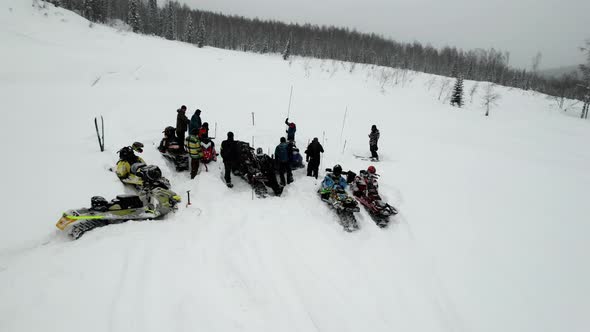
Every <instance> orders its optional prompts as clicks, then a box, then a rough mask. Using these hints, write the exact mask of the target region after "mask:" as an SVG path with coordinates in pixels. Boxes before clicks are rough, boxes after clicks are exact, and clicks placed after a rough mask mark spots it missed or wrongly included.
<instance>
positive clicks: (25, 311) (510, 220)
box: [0, 0, 590, 332]
mask: <svg viewBox="0 0 590 332" xmlns="http://www.w3.org/2000/svg"><path fill="white" fill-rule="evenodd" d="M38 4H41V3H40V2H36V1H34V2H32V1H30V0H4V1H2V2H1V3H0V41H1V43H2V49H3V51H2V58H1V61H0V104H1V106H2V115H3V116H2V121H1V122H0V126H1V128H0V133H1V135H2V143H1V151H2V156H3V157H2V163H0V170H1V174H2V175H3V190H2V191H1V197H0V198H1V200H0V202H2V203H0V204H1V208H2V217H0V226H1V227H2V228H1V229H2V231H1V232H0V331H3V332H12V331H40V330H43V331H80V329H83V330H85V331H107V330H108V331H126V332H128V331H195V330H201V331H314V330H315V331H339V332H340V331H478V332H480V331H490V332H492V331H493V332H497V331H519V332H521V331H531V332H532V331H535V332H537V331H569V332H573V331H588V330H589V329H590V318H589V316H588V308H590V300H589V299H590V286H588V280H590V266H589V260H588V250H589V248H590V245H588V242H587V235H588V234H589V233H590V226H589V222H588V221H589V220H590V219H589V217H588V215H589V212H590V204H589V203H588V194H589V193H590V189H589V188H590V175H589V173H588V167H589V166H590V151H589V150H588V148H587V142H588V141H589V140H590V127H589V123H588V122H584V121H580V120H579V119H575V118H572V117H568V116H564V114H561V113H559V112H558V111H556V110H553V109H552V108H551V107H550V103H549V102H548V101H547V100H546V98H545V97H544V96H541V95H537V94H531V93H523V92H522V91H518V90H507V89H504V88H498V91H499V92H500V94H501V95H502V99H501V100H500V106H499V107H497V108H496V109H493V110H492V113H491V116H490V117H484V116H483V111H482V110H481V108H480V107H479V104H480V102H481V99H480V98H481V97H480V94H479V93H478V94H476V96H475V98H474V101H473V103H469V104H468V105H467V106H466V107H465V108H464V109H460V110H458V109H456V108H452V107H450V106H448V105H447V104H448V103H442V102H441V101H439V100H438V94H439V93H438V89H439V85H440V82H441V78H436V77H434V76H430V75H423V74H416V73H407V74H408V75H409V76H408V77H409V79H408V80H407V81H405V82H404V84H402V83H401V81H398V84H397V85H396V84H394V83H395V80H394V78H393V76H391V75H394V74H395V72H394V71H392V70H385V71H384V69H383V68H378V67H371V66H361V65H357V66H356V67H354V68H352V69H353V70H352V72H351V65H350V64H346V63H340V62H332V61H321V60H313V59H302V58H296V59H294V60H293V61H292V62H285V61H283V60H282V59H281V58H280V57H279V56H272V55H258V54H249V53H239V52H231V51H225V50H219V49H212V48H204V49H198V48H196V47H193V46H191V45H187V44H182V43H178V42H171V41H165V40H162V39H159V38H155V37H147V36H140V35H135V34H131V33H127V32H118V31H115V30H113V29H111V28H107V27H104V26H100V25H93V26H91V24H89V22H88V21H86V20H84V19H82V18H80V17H79V16H77V15H75V14H73V13H71V12H67V11H64V10H62V9H55V8H53V7H51V6H48V7H47V8H46V9H41V8H39V6H38ZM398 74H400V73H398ZM433 79H436V80H437V81H436V82H434V84H431V83H433ZM472 84H473V82H466V90H469V88H470V87H471V85H472ZM291 85H293V87H294V96H293V97H294V99H293V104H292V109H291V119H292V120H293V121H295V122H296V123H297V125H298V132H297V136H298V141H299V142H303V143H305V142H307V140H308V139H311V138H313V137H319V138H320V140H321V139H322V133H323V132H325V135H326V144H325V148H326V151H327V152H326V154H325V156H324V164H323V165H322V167H329V166H332V165H333V164H334V163H340V164H342V165H343V166H344V168H345V169H352V170H355V171H358V170H359V169H361V168H365V167H367V166H368V164H367V163H366V162H363V161H360V160H358V159H355V158H354V157H353V154H367V153H368V151H367V150H368V146H367V145H368V138H367V134H368V133H369V129H370V126H371V125H372V124H377V126H378V127H379V128H380V129H381V135H382V139H381V144H380V151H379V152H380V153H381V155H382V156H383V161H382V162H380V163H378V164H377V165H376V166H377V169H378V172H379V173H381V174H382V179H381V190H382V192H383V195H384V196H385V197H386V198H387V200H388V201H389V202H390V203H392V204H394V205H395V206H397V207H398V208H399V210H400V211H401V213H400V215H399V216H398V217H397V218H396V220H395V223H393V224H392V225H390V227H388V228H387V229H379V228H378V227H377V226H375V225H374V223H373V222H372V221H371V220H370V218H369V217H368V216H367V215H366V214H365V213H364V212H362V213H361V214H360V215H359V219H360V221H359V222H360V227H361V229H360V230H359V231H358V232H355V233H353V234H349V233H345V232H343V231H342V229H341V227H339V226H338V225H337V223H336V219H335V216H334V215H333V214H332V212H331V211H330V210H328V209H327V207H326V206H324V205H323V204H322V203H321V202H320V201H319V200H318V198H317V197H316V196H315V190H316V188H317V185H318V183H317V181H315V180H313V179H310V178H306V177H303V174H302V173H301V172H297V173H296V182H295V183H294V184H292V185H291V186H289V187H288V188H287V189H286V191H285V194H284V195H283V197H281V198H274V197H273V198H268V199H265V200H258V199H254V200H252V199H251V192H250V191H249V188H248V187H247V186H246V185H245V184H244V183H240V182H239V181H238V180H237V179H236V180H235V182H236V184H237V186H236V188H234V189H233V190H230V189H227V188H226V187H225V186H224V185H223V183H222V181H221V179H220V168H219V165H212V166H210V171H209V172H208V173H206V172H202V173H201V174H200V175H199V176H198V178H197V179H195V180H193V181H190V180H189V178H188V174H187V173H182V174H177V173H175V172H174V171H173V170H172V169H171V168H170V167H169V166H170V165H168V164H167V163H166V162H165V161H164V160H163V159H162V158H161V156H160V155H159V153H158V152H157V151H156V149H155V145H156V144H157V143H158V141H159V139H160V137H161V131H162V130H163V128H164V127H165V126H168V125H174V124H175V116H176V111H175V110H176V109H177V108H178V107H179V106H180V105H181V104H186V105H187V106H189V109H190V111H191V112H190V113H192V111H193V110H194V109H195V108H197V107H198V108H200V109H201V110H203V114H202V117H203V119H204V121H208V122H209V123H211V124H214V123H215V122H216V123H217V124H218V131H217V132H218V136H219V137H220V138H222V137H223V136H224V134H225V133H226V132H227V131H229V130H231V131H233V132H235V134H236V138H238V139H242V140H246V141H250V140H251V139H252V137H253V136H254V141H255V145H256V146H261V147H263V148H264V149H265V150H266V149H273V148H274V146H275V145H276V144H277V143H278V140H279V137H280V136H281V135H282V134H283V133H284V125H283V121H284V118H285V116H286V110H287V103H288V97H289V89H290V86H291ZM429 86H430V87H431V88H430V89H428V87H429ZM480 91H481V89H480ZM346 107H348V116H347V119H346V126H345V129H344V132H343V134H342V135H341V126H342V122H343V115H344V110H345V108H346ZM252 112H254V114H255V119H256V122H255V126H252V123H251V117H252ZM100 114H102V115H104V117H105V122H106V123H105V125H106V151H105V152H103V153H100V152H99V151H98V144H97V142H96V137H95V133H94V127H93V123H92V120H93V118H94V116H96V115H100ZM136 140H137V141H141V142H143V143H144V144H146V147H147V148H146V151H145V152H144V156H143V157H144V159H146V160H147V161H148V162H150V163H154V164H157V165H159V166H160V167H161V168H162V170H163V171H164V174H165V176H167V177H168V178H169V179H171V181H172V184H173V187H174V189H175V190H176V191H177V192H178V193H181V194H183V195H184V193H185V192H186V190H191V193H192V196H193V199H194V201H195V202H194V205H193V206H191V207H189V208H184V207H183V208H181V209H180V210H179V211H178V212H177V213H176V214H174V215H170V216H169V217H168V218H166V219H165V220H162V221H156V222H141V223H138V222H133V223H131V222H130V223H126V224H121V225H116V226H110V227H105V228H102V229H97V230H94V231H92V232H90V233H88V234H86V235H84V237H83V238H82V239H80V240H79V241H76V242H67V241H64V240H63V239H62V237H60V236H58V234H57V232H56V230H55V228H54V224H55V222H56V221H57V219H58V218H59V216H60V214H61V212H63V211H64V210H66V209H68V208H74V207H82V206H88V204H89V199H90V197H91V196H93V195H101V196H104V197H107V198H112V197H113V196H114V195H116V194H119V193H122V192H125V190H126V189H125V188H124V187H123V186H122V185H121V184H120V182H119V181H118V180H117V179H116V178H115V176H114V175H113V174H112V173H110V172H108V171H107V170H106V169H107V168H108V167H109V166H112V165H114V164H115V162H116V160H117V155H116V151H117V150H118V149H119V148H120V147H122V146H124V145H128V144H130V143H131V142H133V141H136ZM344 141H346V148H345V149H343V146H344ZM217 142H218V144H219V143H220V140H219V139H218V140H217ZM300 145H302V146H303V145H305V144H300Z"/></svg>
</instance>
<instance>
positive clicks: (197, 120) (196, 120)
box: [188, 112, 202, 134]
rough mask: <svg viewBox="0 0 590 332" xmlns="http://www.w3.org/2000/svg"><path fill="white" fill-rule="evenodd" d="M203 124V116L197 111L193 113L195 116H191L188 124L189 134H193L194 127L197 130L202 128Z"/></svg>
mask: <svg viewBox="0 0 590 332" xmlns="http://www.w3.org/2000/svg"><path fill="white" fill-rule="evenodd" d="M201 125H202V123H201V116H200V115H198V114H197V113H196V112H195V114H193V116H192V117H191V121H190V123H189V126H188V132H189V134H191V133H192V132H193V129H197V130H199V129H201Z"/></svg>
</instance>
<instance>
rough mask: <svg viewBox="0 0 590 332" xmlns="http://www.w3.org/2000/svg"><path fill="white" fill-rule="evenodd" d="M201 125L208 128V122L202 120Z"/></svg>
mask: <svg viewBox="0 0 590 332" xmlns="http://www.w3.org/2000/svg"><path fill="white" fill-rule="evenodd" d="M201 127H203V128H207V129H209V123H208V122H203V124H202V125H201Z"/></svg>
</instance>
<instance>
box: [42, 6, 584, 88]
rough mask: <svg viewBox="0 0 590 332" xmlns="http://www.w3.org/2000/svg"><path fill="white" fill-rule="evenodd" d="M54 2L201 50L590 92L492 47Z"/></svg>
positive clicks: (176, 9) (184, 9)
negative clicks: (521, 65)
mask: <svg viewBox="0 0 590 332" xmlns="http://www.w3.org/2000/svg"><path fill="white" fill-rule="evenodd" d="M50 2H52V3H54V4H57V5H59V6H63V7H64V8H67V9H71V10H74V11H76V12H78V13H80V14H81V15H83V16H84V17H86V18H87V19H89V20H91V21H94V22H101V23H104V22H107V21H109V20H114V19H117V20H122V21H124V22H127V23H128V24H129V25H130V26H131V27H132V29H133V31H134V32H139V33H144V34H153V35H158V36H162V37H165V38H167V39H170V40H181V41H184V42H188V43H193V44H197V45H199V47H202V46H203V45H210V46H213V47H218V48H224V49H231V50H240V51H249V52H257V53H283V52H285V50H286V48H287V47H288V48H289V52H290V53H291V54H293V55H300V56H307V57H314V58H320V59H334V60H343V61H350V62H355V63H367V64H376V65H381V66H388V67H394V68H401V69H410V70H413V71H420V72H424V73H429V74H436V75H442V76H453V77H455V76H457V75H461V76H463V77H464V78H465V79H469V80H475V81H487V82H493V83H496V84H500V85H503V86H508V87H515V88H519V89H524V90H534V91H538V92H542V93H545V94H548V95H552V96H556V97H559V98H562V99H563V98H569V99H579V100H583V99H584V98H587V96H586V95H587V91H586V90H585V89H580V87H579V85H580V84H581V83H583V80H584V81H586V82H590V72H588V73H587V74H586V77H585V78H583V77H577V76H575V75H571V74H568V75H564V76H562V77H560V78H545V77H541V76H540V75H538V61H539V59H538V58H537V57H539V56H540V55H535V57H533V60H532V64H531V68H529V69H528V70H527V69H523V70H519V69H514V68H512V67H511V66H510V53H509V52H505V51H501V50H495V49H493V48H492V49H488V50H484V49H476V50H467V51H466V50H462V49H458V48H456V47H452V46H447V47H443V48H442V49H436V48H434V47H432V46H430V45H422V44H421V43H420V42H419V41H414V42H412V43H401V42H396V41H394V40H391V39H388V38H384V37H383V36H380V35H376V34H367V33H360V32H357V31H354V30H353V31H351V30H349V29H347V28H341V27H334V26H317V25H310V24H304V25H299V24H286V23H282V22H277V21H269V20H260V19H250V18H245V17H241V16H228V15H224V14H221V13H212V12H208V11H202V10H197V9H191V8H189V7H188V6H186V5H181V4H179V3H178V2H176V1H165V2H164V1H162V0H161V2H160V3H158V1H157V0H51V1H50ZM578 46H582V45H578ZM585 85H586V86H587V85H590V84H588V83H586V84H585Z"/></svg>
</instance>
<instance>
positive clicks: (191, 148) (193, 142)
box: [185, 135, 203, 159]
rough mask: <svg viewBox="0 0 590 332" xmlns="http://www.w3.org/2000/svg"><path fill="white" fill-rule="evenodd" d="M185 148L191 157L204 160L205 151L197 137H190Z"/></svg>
mask: <svg viewBox="0 0 590 332" xmlns="http://www.w3.org/2000/svg"><path fill="white" fill-rule="evenodd" d="M185 147H186V150H187V151H188V155H189V157H191V158H193V159H200V158H203V149H202V148H201V141H199V137H197V136H196V135H190V136H189V137H187V138H186V140H185Z"/></svg>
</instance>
